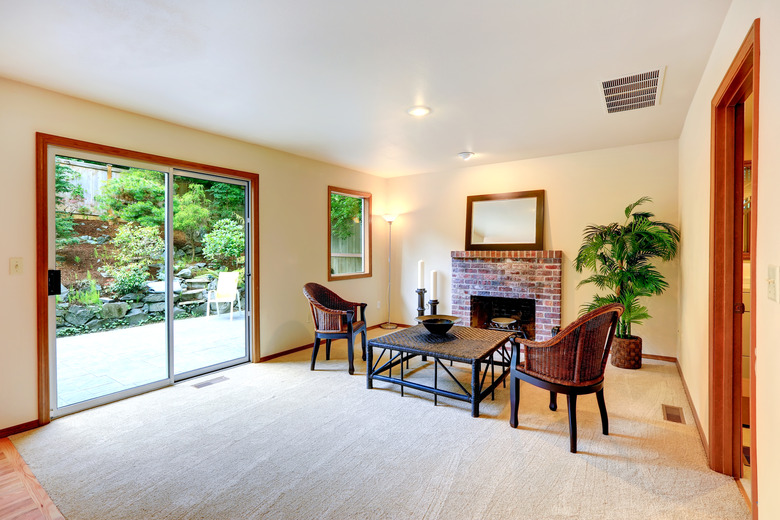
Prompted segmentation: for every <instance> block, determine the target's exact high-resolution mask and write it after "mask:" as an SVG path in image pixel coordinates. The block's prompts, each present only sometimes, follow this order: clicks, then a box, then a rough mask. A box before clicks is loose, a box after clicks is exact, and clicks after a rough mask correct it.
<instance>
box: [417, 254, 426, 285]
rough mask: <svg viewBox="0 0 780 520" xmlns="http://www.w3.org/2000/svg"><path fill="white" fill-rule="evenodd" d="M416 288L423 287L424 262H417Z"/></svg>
mask: <svg viewBox="0 0 780 520" xmlns="http://www.w3.org/2000/svg"><path fill="white" fill-rule="evenodd" d="M417 288H418V289H425V262H423V261H422V260H420V261H419V262H417Z"/></svg>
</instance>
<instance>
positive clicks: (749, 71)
mask: <svg viewBox="0 0 780 520" xmlns="http://www.w3.org/2000/svg"><path fill="white" fill-rule="evenodd" d="M759 29H760V20H759V19H756V20H755V21H754V23H753V26H752V27H751V28H750V31H749V32H748V34H747V36H746V37H745V40H744V41H743V43H742V46H741V47H740V49H739V52H738V53H737V55H736V57H735V58H734V61H733V62H732V64H731V66H730V67H729V69H728V72H727V73H726V75H725V77H724V78H723V81H722V82H721V84H720V86H719V88H718V90H717V92H716V93H715V96H714V97H713V100H712V149H711V186H710V222H711V225H712V227H711V231H710V303H709V362H710V364H709V403H710V416H709V436H710V438H709V461H710V467H711V468H712V469H714V470H715V471H718V472H721V473H725V474H727V475H732V476H734V477H739V476H740V472H741V456H742V446H741V442H740V440H741V432H740V429H741V424H742V420H741V418H740V417H739V413H740V407H741V405H740V401H741V395H742V393H741V382H742V374H741V351H740V350H738V349H737V348H736V344H737V341H738V340H739V341H741V338H740V337H737V335H736V334H735V332H738V331H739V329H740V327H741V326H740V324H739V323H736V322H737V320H741V319H742V314H741V313H740V312H738V311H737V309H736V305H737V304H738V303H741V302H742V296H741V291H742V280H741V279H736V278H737V277H736V276H735V273H736V272H739V271H740V270H741V265H742V248H741V244H739V246H740V247H737V244H736V243H735V240H734V238H735V236H738V235H739V234H740V232H739V230H738V228H739V226H741V222H742V215H741V212H739V214H737V211H736V208H737V207H740V208H741V200H737V198H740V197H739V195H740V194H741V192H742V190H741V189H740V188H739V187H738V186H737V182H740V183H741V182H743V180H742V167H743V157H742V154H741V153H740V150H741V148H742V143H741V142H739V139H738V138H737V137H736V136H738V135H740V134H741V130H740V128H739V122H740V121H741V120H742V116H743V115H744V107H743V104H744V101H745V99H746V98H747V97H748V96H749V95H750V94H751V93H752V94H753V139H752V147H753V157H752V182H753V198H752V204H751V213H752V214H753V215H756V214H757V202H758V200H757V187H758V183H757V180H758V168H759V160H758V134H759V131H758V130H759V128H758V126H759V125H758V115H759V61H760V59H759V58H760V48H759ZM755 221H756V219H753V222H752V223H751V224H752V225H751V227H750V249H751V251H754V252H755V251H756V237H757V232H756V230H757V227H758V226H757V225H755ZM750 271H751V273H750V275H751V281H752V283H755V280H756V262H755V261H753V262H751V264H750ZM750 298H751V304H752V305H751V309H753V312H751V313H750V323H751V333H750V385H751V395H752V396H755V386H756V375H755V361H756V359H755V347H756V313H755V309H756V294H755V291H751V295H750ZM750 420H751V429H750V431H751V449H752V455H753V456H752V457H751V475H752V478H751V487H752V501H753V504H752V509H753V518H758V507H757V504H758V485H757V481H758V471H757V462H758V461H757V457H756V453H757V445H756V428H755V425H756V400H755V397H754V398H753V399H751V400H750Z"/></svg>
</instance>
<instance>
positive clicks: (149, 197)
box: [96, 168, 165, 226]
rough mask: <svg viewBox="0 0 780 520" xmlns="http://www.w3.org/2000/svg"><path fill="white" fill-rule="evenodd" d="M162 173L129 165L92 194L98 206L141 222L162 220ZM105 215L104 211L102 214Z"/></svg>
mask: <svg viewBox="0 0 780 520" xmlns="http://www.w3.org/2000/svg"><path fill="white" fill-rule="evenodd" d="M164 179H165V177H164V175H163V174H162V173H160V172H156V171H152V170H139V169H137V168H131V169H130V170H128V171H127V172H125V173H120V174H117V175H116V176H114V177H112V178H111V180H110V181H108V182H107V183H106V184H105V185H104V186H103V189H102V190H101V193H100V195H98V196H97V197H96V200H97V202H98V204H99V205H100V209H101V210H103V211H106V212H108V211H113V212H114V213H115V214H116V215H117V216H119V217H120V218H122V219H124V220H127V221H129V222H137V223H138V224H141V225H143V226H162V225H163V223H164V222H165V185H164ZM104 216H105V217H108V214H107V215H104Z"/></svg>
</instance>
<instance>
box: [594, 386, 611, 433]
mask: <svg viewBox="0 0 780 520" xmlns="http://www.w3.org/2000/svg"><path fill="white" fill-rule="evenodd" d="M596 401H598V403H599V412H601V432H602V433H603V434H604V435H609V417H607V403H605V402H604V389H603V388H602V389H601V390H599V391H598V392H596Z"/></svg>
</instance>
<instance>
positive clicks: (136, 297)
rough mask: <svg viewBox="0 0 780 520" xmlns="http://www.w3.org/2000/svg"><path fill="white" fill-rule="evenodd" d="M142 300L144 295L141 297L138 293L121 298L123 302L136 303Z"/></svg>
mask: <svg viewBox="0 0 780 520" xmlns="http://www.w3.org/2000/svg"><path fill="white" fill-rule="evenodd" d="M141 298H142V295H140V294H138V293H127V294H125V295H124V296H122V297H121V298H119V300H120V301H123V302H135V301H138V300H140V299H141Z"/></svg>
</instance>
